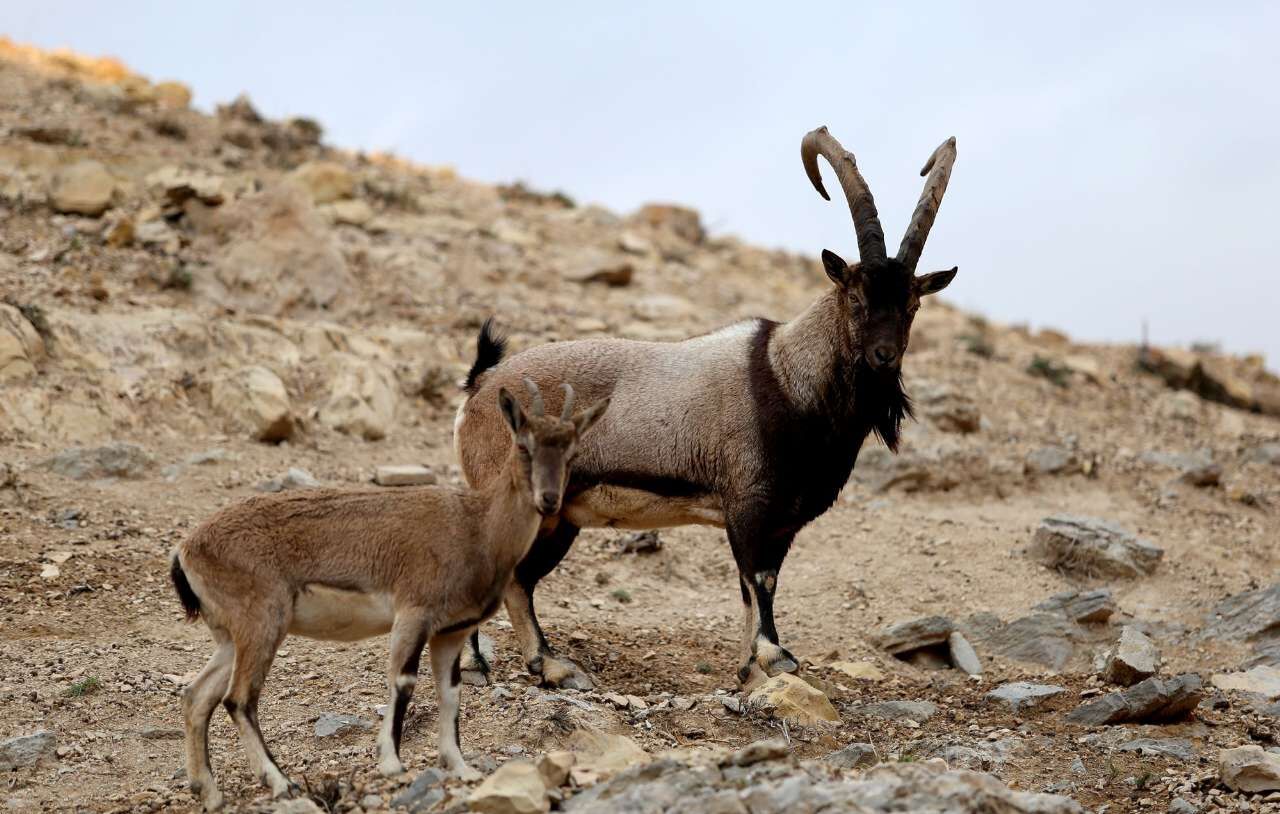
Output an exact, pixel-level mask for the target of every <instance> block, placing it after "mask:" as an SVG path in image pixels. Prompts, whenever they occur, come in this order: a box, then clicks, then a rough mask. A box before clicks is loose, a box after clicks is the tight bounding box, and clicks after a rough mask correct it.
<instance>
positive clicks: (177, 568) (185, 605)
mask: <svg viewBox="0 0 1280 814" xmlns="http://www.w3.org/2000/svg"><path fill="white" fill-rule="evenodd" d="M169 576H170V577H171V578H172V579H173V589H174V590H175V591H177V592H178V601H179V602H181V603H182V610H183V611H184V612H186V614H187V621H188V622H194V621H195V620H196V619H198V618H199V617H200V597H198V596H196V592H195V591H193V590H192V589H191V583H190V582H188V581H187V574H186V572H185V571H183V570H182V563H180V562H178V552H176V551H175V552H173V557H172V559H171V560H170V564H169Z"/></svg>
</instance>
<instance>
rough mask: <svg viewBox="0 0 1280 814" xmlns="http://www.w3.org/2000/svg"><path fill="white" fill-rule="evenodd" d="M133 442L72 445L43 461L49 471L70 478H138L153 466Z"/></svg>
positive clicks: (144, 453)
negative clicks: (99, 445)
mask: <svg viewBox="0 0 1280 814" xmlns="http://www.w3.org/2000/svg"><path fill="white" fill-rule="evenodd" d="M154 463H155V462H154V461H153V460H152V459H151V456H150V455H148V454H147V452H146V451H145V450H144V449H143V448H142V447H140V446H138V445H137V444H128V443H123V442H117V443H113V444H107V445H106V446H102V447H93V448H85V447H73V448H72V449H68V450H64V451H63V452H60V453H58V454H57V455H56V456H54V457H53V458H51V459H49V460H48V461H46V462H45V466H47V467H48V468H49V469H50V470H51V471H53V472H54V473H56V474H58V475H62V476H63V477H66V478H71V479H72V480H89V479H91V478H141V477H142V476H143V475H145V474H146V473H147V471H148V470H150V469H151V467H152V466H153V465H154Z"/></svg>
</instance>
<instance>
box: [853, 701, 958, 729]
mask: <svg viewBox="0 0 1280 814" xmlns="http://www.w3.org/2000/svg"><path fill="white" fill-rule="evenodd" d="M937 712H938V707H937V705H936V704H933V703H931V702H929V701H880V702H878V703H874V704H863V705H862V706H860V707H855V708H854V710H853V714H854V715H855V716H857V717H860V718H883V719H884V720H886V721H915V722H916V723H918V724H922V723H924V722H925V721H927V720H929V719H930V718H932V717H933V716H934V715H935V714H936V713H937Z"/></svg>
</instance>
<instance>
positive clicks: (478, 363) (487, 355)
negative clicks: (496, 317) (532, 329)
mask: <svg viewBox="0 0 1280 814" xmlns="http://www.w3.org/2000/svg"><path fill="white" fill-rule="evenodd" d="M506 352H507V338H506V337H505V336H503V335H502V334H500V333H498V332H497V330H495V329H494V327H493V317H489V318H488V319H486V320H485V321H484V324H483V325H481V326H480V335H479V336H478V337H476V360H475V362H473V363H472V364H471V370H470V371H468V372H467V380H466V383H465V384H463V386H462V389H463V390H465V391H467V394H468V395H475V392H476V391H477V390H479V389H480V385H479V384H478V383H477V380H478V379H479V378H480V376H481V375H482V374H483V373H484V372H485V371H486V370H488V369H489V368H491V367H494V366H496V365H497V364H498V363H499V362H501V361H502V355H503V354H504V353H506Z"/></svg>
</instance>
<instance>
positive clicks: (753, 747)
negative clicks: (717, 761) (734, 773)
mask: <svg viewBox="0 0 1280 814" xmlns="http://www.w3.org/2000/svg"><path fill="white" fill-rule="evenodd" d="M790 754H791V748H790V747H788V746H787V742H786V741H785V740H783V739H782V738H769V739H768V740H762V741H756V742H755V743H751V744H748V745H746V746H744V747H742V748H741V749H738V750H737V751H735V752H733V753H732V754H730V755H729V757H728V758H727V760H726V763H727V764H729V765H733V766H753V765H755V764H757V763H763V762H765V761H767V760H781V759H783V758H785V757H788V756H790Z"/></svg>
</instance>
